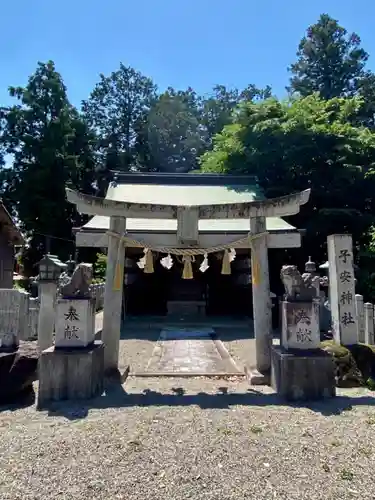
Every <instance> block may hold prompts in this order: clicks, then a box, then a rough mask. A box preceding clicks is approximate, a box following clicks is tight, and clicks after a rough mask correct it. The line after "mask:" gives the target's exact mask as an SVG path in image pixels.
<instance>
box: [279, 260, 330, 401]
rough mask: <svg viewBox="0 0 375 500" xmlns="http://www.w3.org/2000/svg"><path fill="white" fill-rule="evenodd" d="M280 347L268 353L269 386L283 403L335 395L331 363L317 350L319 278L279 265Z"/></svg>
mask: <svg viewBox="0 0 375 500" xmlns="http://www.w3.org/2000/svg"><path fill="white" fill-rule="evenodd" d="M281 280H282V282H283V284H284V287H285V295H284V300H283V302H282V334H281V345H280V346H273V347H272V353H271V384H272V387H273V388H274V389H275V390H276V391H277V393H279V394H280V395H281V396H282V397H284V398H285V399H287V400H292V401H297V400H314V399H322V398H327V397H332V396H334V395H335V391H336V389H335V377H334V363H333V360H332V358H331V357H330V356H329V355H327V354H326V353H325V352H323V351H321V350H320V349H319V344H320V331H319V330H320V328H319V297H318V293H317V290H318V282H319V277H318V276H316V275H314V274H313V273H310V272H306V273H304V274H303V275H302V276H301V274H300V273H299V271H298V269H297V267H296V266H283V268H282V269H281Z"/></svg>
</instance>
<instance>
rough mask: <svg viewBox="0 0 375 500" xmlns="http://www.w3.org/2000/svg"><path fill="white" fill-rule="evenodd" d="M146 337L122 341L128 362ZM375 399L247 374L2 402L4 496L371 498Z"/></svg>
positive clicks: (139, 381) (144, 353)
mask: <svg viewBox="0 0 375 500" xmlns="http://www.w3.org/2000/svg"><path fill="white" fill-rule="evenodd" d="M155 335H156V337H157V332H156V333H155ZM139 337H141V335H140V334H139V335H138V338H137V339H129V340H123V341H121V349H120V352H121V363H120V364H122V365H123V366H125V364H126V363H130V364H131V366H132V367H133V366H138V368H137V369H142V368H143V367H144V366H145V364H146V363H147V361H148V358H149V355H151V352H152V349H153V346H154V344H153V340H152V339H151V337H152V335H150V332H148V333H147V332H145V333H144V338H143V340H142V339H140V338H139ZM238 342H239V341H235V344H233V345H232V343H230V342H229V343H228V344H229V345H227V347H229V348H230V346H231V345H232V347H234V346H237V347H234V350H238V353H239V354H240V353H241V352H245V351H246V348H245V346H244V345H243V346H242V348H241V346H240V344H239V343H238ZM247 342H249V341H247ZM35 388H36V390H37V384H36V385H35ZM255 389H256V390H255ZM374 402H375V394H374V393H371V392H369V391H367V390H353V389H352V390H339V397H337V398H335V399H332V400H331V401H329V402H325V403H316V404H313V405H310V406H309V407H304V406H286V405H285V404H283V403H281V402H280V401H279V400H278V398H277V397H276V396H275V394H274V393H273V391H272V390H271V389H269V388H262V389H259V388H253V389H251V388H249V386H248V384H247V383H246V381H245V380H244V379H241V378H239V379H232V380H218V379H204V378H199V379H198V378H196V379H185V378H184V379H178V378H173V379H161V378H148V379H144V378H133V377H129V379H128V380H127V381H126V383H125V385H124V386H123V387H121V386H111V387H109V388H108V390H107V394H106V395H105V396H102V397H101V398H97V399H96V400H93V401H91V402H88V403H85V404H82V403H81V404H74V403H70V404H67V403H65V404H62V403H59V404H56V405H54V406H53V407H52V408H51V410H50V411H49V412H37V411H36V410H35V405H31V406H28V407H25V408H20V409H16V408H8V409H1V408H0V433H1V446H0V499H1V500H18V499H19V500H21V499H22V500H29V499H30V500H31V499H32V500H39V499H43V500H49V499H55V498H56V499H66V500H73V499H97V500H101V499H103V500H104V499H106V500H111V499H127V500H135V499H139V500H149V499H155V500H159V499H163V500H172V499H173V500H180V499H187V498H194V499H195V500H200V499H215V500H216V499H217V500H226V499H228V500H229V499H238V500H240V499H241V500H242V499H245V498H250V499H254V500H262V499H274V498H276V499H321V498H324V499H340V500H341V499H344V500H345V499H352V498H362V499H369V500H370V499H371V500H373V499H374V498H375V481H374V466H375V449H374V447H373V436H374V432H375V406H374ZM1 410H3V411H1Z"/></svg>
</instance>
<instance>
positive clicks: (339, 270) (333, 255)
mask: <svg viewBox="0 0 375 500" xmlns="http://www.w3.org/2000/svg"><path fill="white" fill-rule="evenodd" d="M327 246H328V262H329V267H328V269H329V294H330V301H331V314H332V333H333V338H334V340H335V341H336V342H337V343H338V344H342V345H353V344H356V343H357V342H358V328H357V315H356V305H355V277H354V266H353V243H352V237H351V235H350V234H332V235H330V236H328V239H327Z"/></svg>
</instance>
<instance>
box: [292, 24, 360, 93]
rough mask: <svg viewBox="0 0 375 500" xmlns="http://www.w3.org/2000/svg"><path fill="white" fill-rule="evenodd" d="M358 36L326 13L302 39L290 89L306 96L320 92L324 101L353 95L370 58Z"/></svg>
mask: <svg viewBox="0 0 375 500" xmlns="http://www.w3.org/2000/svg"><path fill="white" fill-rule="evenodd" d="M360 44H361V40H360V38H359V36H358V35H357V34H356V33H351V34H348V32H347V31H346V29H345V28H343V27H342V26H340V25H339V23H338V22H337V21H336V20H334V19H332V18H331V17H330V16H329V15H327V14H322V15H321V16H320V19H319V20H318V22H317V23H316V24H313V25H312V26H310V27H309V28H308V30H307V35H306V36H305V37H304V38H302V40H301V42H300V44H299V47H298V52H297V61H296V62H295V63H294V64H292V65H291V66H290V71H291V73H292V74H293V76H292V78H291V81H290V87H291V90H292V91H294V92H298V93H299V94H300V95H301V96H303V97H306V96H308V95H310V94H312V93H314V92H319V94H320V96H321V97H322V98H323V99H331V98H333V97H340V96H343V95H349V96H350V95H353V93H355V92H356V90H357V85H358V81H359V80H360V78H361V77H362V76H363V69H364V66H365V63H366V61H367V59H368V54H367V52H366V51H365V50H364V49H363V48H361V46H360Z"/></svg>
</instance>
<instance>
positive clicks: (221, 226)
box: [82, 215, 295, 233]
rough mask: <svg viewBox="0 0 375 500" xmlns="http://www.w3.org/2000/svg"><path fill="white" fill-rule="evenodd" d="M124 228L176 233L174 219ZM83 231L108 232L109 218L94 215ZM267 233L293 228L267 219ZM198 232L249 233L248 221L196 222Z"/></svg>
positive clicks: (134, 221)
mask: <svg viewBox="0 0 375 500" xmlns="http://www.w3.org/2000/svg"><path fill="white" fill-rule="evenodd" d="M126 228H127V230H128V231H142V232H143V231H155V232H173V233H175V232H176V231H177V220H176V219H127V220H126ZM82 229H84V230H86V231H90V230H94V231H95V230H102V231H108V229H109V217H105V216H102V215H95V216H94V217H93V218H92V219H91V220H89V222H88V223H87V224H85V225H84V226H83V228H82ZM266 229H267V231H292V230H294V229H295V227H294V226H292V225H291V224H288V222H285V220H283V219H281V218H279V217H267V219H266ZM198 230H199V232H207V233H224V232H226V233H228V232H231V233H232V232H233V233H242V232H244V233H248V232H249V231H250V220H249V219H238V218H236V219H203V220H199V222H198Z"/></svg>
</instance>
